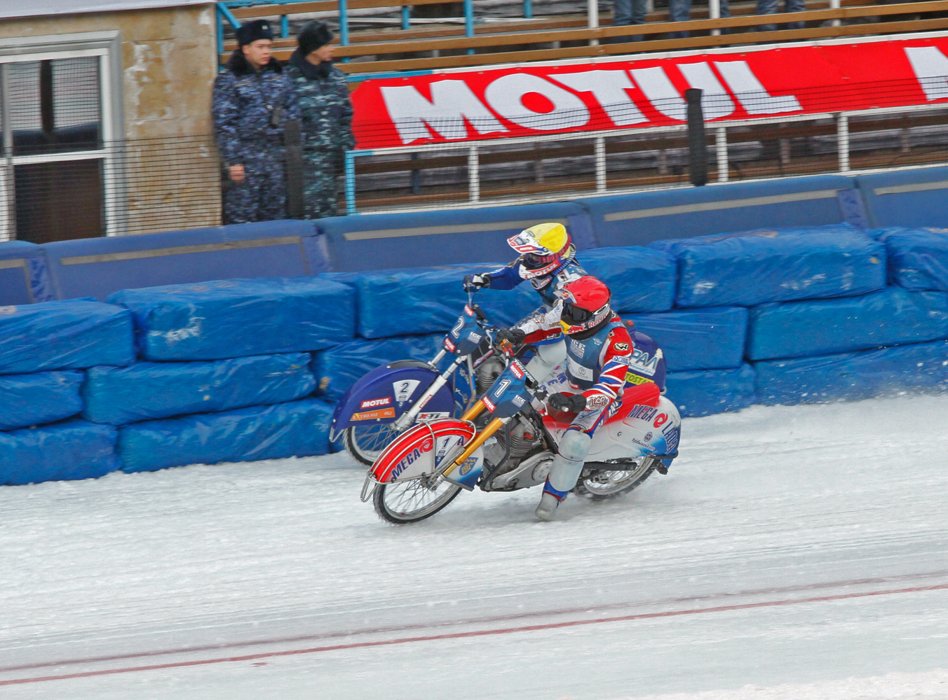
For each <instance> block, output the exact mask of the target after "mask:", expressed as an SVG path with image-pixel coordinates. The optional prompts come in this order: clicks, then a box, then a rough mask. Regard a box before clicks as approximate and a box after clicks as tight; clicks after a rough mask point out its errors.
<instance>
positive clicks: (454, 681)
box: [0, 396, 948, 700]
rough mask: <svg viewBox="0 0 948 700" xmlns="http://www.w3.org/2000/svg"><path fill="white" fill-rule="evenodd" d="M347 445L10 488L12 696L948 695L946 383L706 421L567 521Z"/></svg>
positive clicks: (573, 506)
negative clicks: (400, 477) (389, 467)
mask: <svg viewBox="0 0 948 700" xmlns="http://www.w3.org/2000/svg"><path fill="white" fill-rule="evenodd" d="M345 460H346V458H345V457H342V456H341V455H334V456H329V457H322V458H318V459H313V460H303V459H301V460H285V461H280V462H269V463H257V464H253V465H246V464H243V465H227V466H216V467H203V466H199V467H190V468H187V469H178V470H168V471H164V472H158V473H154V474H140V475H112V476H109V477H106V478H103V479H100V480H96V481H87V482H75V483H49V484H39V485H36V486H28V487H16V488H6V489H0V509H2V512H3V513H4V516H3V523H4V526H3V528H0V551H2V552H4V564H5V565H4V566H3V567H2V569H0V615H2V617H0V696H2V697H4V698H14V699H16V698H46V697H51V696H58V697H70V698H97V699H99V698H128V697H147V698H172V697H174V698H175V699H176V700H180V699H181V698H257V697H289V698H297V697H298V698H310V697H328V698H376V697H377V698H401V697H432V698H434V697H452V698H485V697H487V698H489V697H498V698H507V697H517V698H534V697H536V698H562V697H570V698H604V697H642V696H650V695H657V696H664V695H665V694H682V693H685V694H694V693H700V692H702V691H707V692H710V691H714V694H713V695H707V696H705V697H727V698H732V697H733V698H740V697H744V696H745V695H744V694H746V697H751V696H753V697H755V698H770V697H774V698H776V697H805V696H806V694H807V693H809V694H810V696H814V697H815V696H818V697H847V698H849V697H855V696H856V695H854V693H855V692H856V691H857V690H858V692H859V694H860V695H859V697H866V698H889V697H911V696H912V693H913V692H914V694H915V695H916V696H917V697H926V698H936V697H941V698H948V651H946V650H948V634H946V632H945V629H946V620H948V555H946V554H945V553H946V551H948V507H946V505H945V503H946V502H948V499H946V496H948V489H946V486H948V397H946V396H942V397H916V398H910V397H903V398H897V399H887V400H877V401H868V402H860V403H852V404H837V405H827V406H810V407H774V408H765V407H755V408H752V409H750V410H746V411H743V412H741V413H738V414H725V415H719V416H712V417H709V418H702V419H686V421H685V425H684V432H683V436H682V457H681V459H680V460H679V461H676V463H675V465H674V466H673V469H672V472H671V473H670V474H669V475H668V476H667V477H660V476H654V477H653V478H652V479H650V480H649V482H647V483H646V485H645V486H643V487H642V488H641V489H640V490H638V491H636V492H634V493H633V494H630V495H629V496H627V497H624V498H620V499H615V500H613V501H607V502H602V503H593V502H589V501H584V500H581V499H579V500H575V501H572V502H568V503H567V504H566V505H565V506H564V508H562V509H561V514H562V516H563V517H562V518H561V519H560V520H559V521H557V522H553V523H549V524H545V523H535V522H533V520H532V508H533V505H534V500H535V498H536V497H537V495H538V494H536V493H534V491H528V492H522V493H514V494H507V495H504V494H481V493H475V494H462V495H461V496H460V497H459V498H458V500H457V501H455V503H453V504H452V505H451V506H449V507H448V508H447V509H446V510H445V511H444V512H443V513H441V514H439V515H437V516H435V517H434V518H432V519H431V520H428V521H425V522H423V523H419V524H416V525H413V526H404V527H394V526H389V525H386V524H384V523H382V522H381V521H379V520H377V519H376V517H375V514H374V513H373V512H372V509H371V507H369V506H366V505H364V504H361V503H360V502H359V500H358V491H359V487H360V486H361V481H362V476H363V472H362V471H361V470H360V469H357V468H355V467H354V465H352V464H351V463H349V462H347V461H345ZM869 679H874V680H871V681H870V680H869ZM745 686H752V687H753V688H754V691H755V692H754V693H751V692H750V691H747V690H746V688H745V689H744V690H742V688H744V687H745ZM908 691H911V692H908ZM793 692H795V693H797V695H796V696H794V695H792V693H793ZM755 693H756V694H755ZM801 693H802V694H801ZM669 697H673V695H670V696H669ZM699 697H701V696H699Z"/></svg>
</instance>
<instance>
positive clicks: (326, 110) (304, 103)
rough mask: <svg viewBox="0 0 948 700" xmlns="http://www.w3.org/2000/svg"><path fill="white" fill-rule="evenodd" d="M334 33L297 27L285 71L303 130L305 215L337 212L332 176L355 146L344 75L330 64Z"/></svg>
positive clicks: (314, 25) (313, 25) (312, 25)
mask: <svg viewBox="0 0 948 700" xmlns="http://www.w3.org/2000/svg"><path fill="white" fill-rule="evenodd" d="M332 40H333V33H332V30H330V29H329V27H328V26H326V24H325V23H324V22H319V21H313V22H309V23H308V24H306V25H305V26H304V27H303V29H302V31H300V34H299V37H298V38H297V41H298V43H299V48H297V49H296V51H294V52H293V55H292V56H290V61H289V64H288V65H287V73H288V74H289V76H290V78H291V79H292V82H293V86H294V87H295V89H296V95H297V101H298V102H299V108H300V117H301V119H302V131H303V201H304V206H305V211H306V213H305V216H306V218H307V219H318V218H320V217H324V216H335V215H336V213H337V212H336V209H337V206H336V203H337V200H338V196H339V194H338V190H337V186H336V183H337V175H338V174H339V172H340V170H341V169H342V165H343V160H344V155H345V152H346V151H347V150H349V149H351V148H352V147H353V146H354V145H355V139H354V138H353V136H352V102H350V100H349V87H348V86H347V85H346V76H345V75H344V74H343V73H342V71H340V70H339V69H338V68H336V67H334V66H333V64H332V49H333V46H332Z"/></svg>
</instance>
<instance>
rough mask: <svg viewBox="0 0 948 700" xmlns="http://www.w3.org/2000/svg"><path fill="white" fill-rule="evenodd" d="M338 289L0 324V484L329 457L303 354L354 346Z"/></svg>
mask: <svg viewBox="0 0 948 700" xmlns="http://www.w3.org/2000/svg"><path fill="white" fill-rule="evenodd" d="M354 326H355V308H354V304H353V301H352V295H351V294H350V291H349V289H348V287H345V286H343V285H340V284H338V283H336V282H333V281H331V280H326V279H320V278H311V277H302V278H292V279H279V278H277V279H254V280H224V281H218V282H207V283H201V284H190V285H170V286H165V287H153V288H146V289H140V290H127V291H123V292H119V293H116V294H113V295H112V296H111V297H109V299H108V303H100V302H95V301H63V302H49V303H45V304H34V305H29V306H11V307H4V313H0V334H2V335H3V337H4V338H5V342H4V343H3V344H2V345H0V395H2V396H3V397H4V401H3V402H2V403H0V430H2V431H3V432H0V483H3V484H22V483H30V482H37V481H46V480H50V479H68V478H87V477H94V476H102V475H104V474H107V473H109V472H111V471H115V470H117V469H121V470H124V471H127V472H133V471H146V470H154V469H161V468H164V467H172V466H179V465H184V464H194V463H215V462H224V461H243V460H254V459H264V458H274V457H289V456H293V455H310V454H323V453H325V452H327V451H328V423H329V416H330V413H331V405H330V404H329V403H327V402H326V401H324V400H322V399H318V398H315V397H314V396H313V392H314V389H315V388H316V379H315V377H314V375H313V372H312V369H311V363H312V353H313V352H314V351H317V350H320V349H322V348H325V347H329V346H332V345H336V344H338V343H341V342H344V341H346V340H348V339H350V338H352V336H353V332H354Z"/></svg>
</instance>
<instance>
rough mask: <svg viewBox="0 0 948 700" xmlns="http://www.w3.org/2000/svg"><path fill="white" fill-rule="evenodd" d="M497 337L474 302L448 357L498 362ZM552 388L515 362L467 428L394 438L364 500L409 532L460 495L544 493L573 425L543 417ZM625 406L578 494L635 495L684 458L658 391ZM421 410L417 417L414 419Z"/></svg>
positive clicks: (638, 394)
mask: <svg viewBox="0 0 948 700" xmlns="http://www.w3.org/2000/svg"><path fill="white" fill-rule="evenodd" d="M493 330H494V329H492V328H491V327H490V326H489V325H488V323H487V321H486V319H485V318H484V315H483V314H482V313H481V312H480V310H479V309H478V308H477V306H476V305H474V304H473V303H472V302H470V301H469V303H468V305H467V306H466V307H465V309H464V314H463V315H462V316H461V317H460V318H459V319H458V322H457V323H456V324H455V326H454V327H453V328H452V329H451V331H450V332H449V333H448V335H447V336H446V337H445V339H444V347H445V350H446V351H448V352H451V353H454V354H455V355H456V357H457V359H456V360H455V361H454V362H455V364H459V365H460V363H462V362H464V361H465V360H469V359H470V358H471V357H472V356H476V355H483V354H484V353H485V348H487V352H488V353H490V356H491V357H493V358H495V359H497V358H498V357H499V356H500V353H499V352H498V350H503V351H509V350H510V349H509V347H508V348H504V347H503V346H502V345H501V346H498V345H496V344H495V342H494V336H493ZM494 366H495V367H500V366H503V365H502V364H500V365H498V364H495V365H494ZM449 370H450V368H449ZM446 372H447V371H446ZM441 379H444V374H441V375H439V379H438V380H435V382H434V383H432V384H431V385H430V386H429V388H428V391H426V392H425V394H431V393H432V391H434V394H437V392H438V391H440V390H441V388H443V386H444V383H446V381H447V380H446V379H444V383H442V386H441V387H439V388H437V389H435V388H434V387H435V385H436V384H438V383H439V382H440V380H441ZM550 381H552V382H557V381H561V378H558V377H556V376H554V378H553V379H552V380H550ZM547 386H549V382H546V383H541V382H538V381H537V380H536V379H535V378H533V377H532V376H531V375H530V373H529V372H528V371H527V368H526V365H525V363H524V362H523V361H522V360H521V359H518V358H516V357H512V358H509V359H508V361H507V363H506V366H505V367H503V369H502V371H501V372H500V374H499V375H497V376H496V378H495V379H494V380H493V382H492V383H491V384H490V386H489V387H488V388H487V389H486V390H485V391H483V392H482V393H481V394H479V395H478V396H477V397H476V398H475V399H474V400H473V401H471V402H470V404H469V407H468V408H467V410H466V411H465V412H464V414H463V415H462V416H461V417H460V418H451V417H432V418H424V419H420V420H419V421H418V422H416V423H415V424H414V425H412V424H411V423H408V424H407V425H406V426H405V429H404V432H399V433H396V432H395V431H394V430H393V431H391V432H390V433H389V435H391V436H392V439H391V440H390V442H389V443H388V445H387V446H386V447H385V448H384V449H383V450H382V451H381V453H380V454H379V455H378V457H377V458H376V459H375V460H374V461H373V463H372V465H371V467H370V468H369V471H368V474H367V476H366V479H365V483H364V484H363V487H362V494H361V497H362V500H363V501H368V500H369V499H370V498H371V499H372V501H373V504H374V506H375V510H376V512H377V513H378V514H379V516H380V517H382V518H383V519H385V520H388V521H389V522H392V523H410V522H415V521H418V520H423V519H425V518H427V517H430V516H432V515H434V514H435V513H437V512H438V511H440V510H441V509H442V508H444V507H445V506H447V505H448V504H449V503H451V501H452V500H454V498H455V497H456V496H457V495H458V494H459V493H460V492H461V490H462V489H463V490H468V491H471V490H473V489H474V488H480V489H481V490H482V491H514V490H517V489H522V488H528V487H531V486H537V485H539V484H542V483H543V482H544V481H545V480H546V477H547V475H548V474H549V471H550V466H551V465H552V462H553V457H554V455H555V454H556V446H557V442H558V438H559V437H560V436H561V435H562V434H563V432H565V430H566V428H567V427H568V426H569V423H570V419H571V418H572V416H569V415H563V414H558V415H554V414H550V413H548V412H546V410H545V409H544V401H545V399H546V398H547V396H548V395H549V394H550V393H551V392H550V391H549V390H548V388H547ZM626 396H627V397H628V398H629V400H626V401H623V402H622V403H621V404H619V405H618V406H617V407H616V409H615V410H613V411H611V414H610V416H609V417H608V418H607V421H606V423H605V424H604V425H603V426H601V427H600V428H599V429H598V430H597V431H596V433H595V435H594V437H593V440H592V443H591V445H590V450H589V454H588V455H587V457H586V462H585V464H584V465H583V470H582V472H581V474H580V477H579V481H578V482H577V485H576V488H575V489H574V492H576V493H578V494H581V495H586V496H590V497H592V498H605V497H610V496H615V495H617V494H620V493H624V492H627V491H631V490H632V489H634V488H636V487H637V486H639V485H640V484H642V483H643V482H644V481H645V480H646V479H647V478H648V477H649V475H651V474H652V472H653V471H654V470H655V469H656V467H659V466H661V467H662V468H667V466H668V465H669V464H670V463H671V461H672V460H673V459H674V458H675V457H676V456H677V455H678V443H679V438H680V435H681V418H680V417H679V414H678V409H677V408H676V407H675V405H674V404H673V403H672V402H671V401H670V400H669V399H668V398H666V397H665V396H663V395H662V394H661V392H660V390H659V387H658V385H656V384H655V383H654V382H649V383H646V384H643V385H639V386H637V387H635V389H634V390H630V391H628V392H627V393H626ZM432 400H433V399H432ZM427 406H430V402H429V403H428V404H426V405H425V408H426V409H427ZM420 410H421V409H417V410H415V411H414V412H415V417H416V418H418V416H419V415H420ZM412 412H413V409H412V410H409V411H406V412H405V413H404V414H403V415H404V416H408V415H411V413H412Z"/></svg>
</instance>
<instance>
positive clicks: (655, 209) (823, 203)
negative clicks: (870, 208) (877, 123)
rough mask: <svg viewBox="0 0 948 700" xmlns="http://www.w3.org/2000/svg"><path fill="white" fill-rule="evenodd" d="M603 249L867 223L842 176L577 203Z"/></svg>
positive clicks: (799, 178)
mask: <svg viewBox="0 0 948 700" xmlns="http://www.w3.org/2000/svg"><path fill="white" fill-rule="evenodd" d="M577 201H578V202H579V203H580V204H582V205H583V206H584V207H585V208H586V210H587V211H588V212H589V215H590V217H591V219H592V222H591V223H592V228H593V231H595V235H596V240H597V241H598V244H599V245H600V246H627V245H645V244H647V243H651V242H652V241H660V240H666V239H672V238H685V237H688V236H700V235H703V234H708V233H731V232H734V231H746V230H747V229H750V228H753V227H754V226H755V225H758V224H759V223H762V222H766V223H768V224H770V225H772V226H780V227H788V226H821V225H824V224H838V223H843V222H849V223H851V224H854V225H857V226H859V225H863V224H864V215H863V214H862V211H861V203H860V202H859V198H858V194H857V193H856V191H855V189H854V185H853V181H852V179H851V178H849V177H845V176H842V175H819V176H812V177H795V178H788V179H781V180H767V181H763V182H741V183H728V184H722V185H708V186H707V187H688V188H681V189H674V190H662V191H655V192H636V193H634V194H621V195H613V196H609V197H590V198H588V199H581V200H577Z"/></svg>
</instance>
